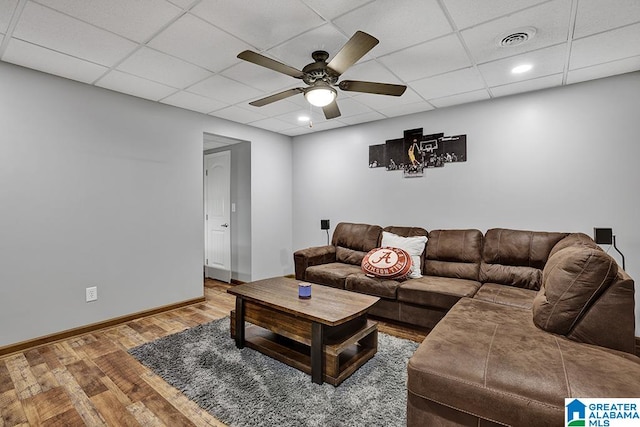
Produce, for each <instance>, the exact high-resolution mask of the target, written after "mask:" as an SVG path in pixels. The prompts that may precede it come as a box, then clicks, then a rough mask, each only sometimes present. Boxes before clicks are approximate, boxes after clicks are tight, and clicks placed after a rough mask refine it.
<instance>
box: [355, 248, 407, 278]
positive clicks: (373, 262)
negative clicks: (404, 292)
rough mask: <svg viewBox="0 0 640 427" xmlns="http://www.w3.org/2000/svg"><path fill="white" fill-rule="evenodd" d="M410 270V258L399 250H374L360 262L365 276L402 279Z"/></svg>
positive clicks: (403, 251)
mask: <svg viewBox="0 0 640 427" xmlns="http://www.w3.org/2000/svg"><path fill="white" fill-rule="evenodd" d="M410 270H411V256H410V255H409V254H408V253H407V252H406V251H405V250H403V249H400V248H390V247H384V248H375V249H372V250H370V251H369V253H367V254H366V255H365V257H364V259H363V260H362V271H364V273H365V274H366V275H367V276H373V277H380V278H384V279H402V278H404V277H405V276H406V275H407V274H408V273H409V271H410Z"/></svg>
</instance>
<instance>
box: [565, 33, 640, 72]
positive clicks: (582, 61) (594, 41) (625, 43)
mask: <svg viewBox="0 0 640 427" xmlns="http://www.w3.org/2000/svg"><path fill="white" fill-rule="evenodd" d="M637 55H640V24H634V25H629V26H627V27H623V28H619V29H617V30H613V31H608V32H606V33H601V34H596V35H594V36H589V37H585V38H583V39H580V40H576V41H574V42H573V44H572V46H571V61H570V62H569V69H570V70H575V69H578V68H583V67H589V66H591V65H596V64H599V63H604V62H609V61H615V60H618V59H623V58H628V57H631V56H637Z"/></svg>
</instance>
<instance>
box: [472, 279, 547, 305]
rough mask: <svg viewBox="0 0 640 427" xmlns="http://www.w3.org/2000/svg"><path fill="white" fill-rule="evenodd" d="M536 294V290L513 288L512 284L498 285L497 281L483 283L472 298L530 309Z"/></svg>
mask: <svg viewBox="0 0 640 427" xmlns="http://www.w3.org/2000/svg"><path fill="white" fill-rule="evenodd" d="M537 294H538V292H537V291H533V290H530V289H523V288H514V287H513V286H505V285H499V284H497V283H485V284H483V285H482V286H481V287H480V289H479V290H478V292H476V294H475V295H474V297H473V298H474V299H479V300H482V301H488V302H492V303H495V304H504V305H510V306H512V307H520V308H526V309H531V307H532V306H533V299H534V298H535V297H536V295H537Z"/></svg>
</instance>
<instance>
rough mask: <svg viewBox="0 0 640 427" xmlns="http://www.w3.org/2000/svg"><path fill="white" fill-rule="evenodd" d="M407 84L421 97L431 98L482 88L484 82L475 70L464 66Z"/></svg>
mask: <svg viewBox="0 0 640 427" xmlns="http://www.w3.org/2000/svg"><path fill="white" fill-rule="evenodd" d="M409 86H410V87H411V88H413V89H414V90H415V91H416V92H418V94H420V96H422V97H423V98H425V99H433V98H441V97H443V96H449V95H455V94H458V93H464V92H471V91H474V90H479V89H483V88H484V83H483V81H482V79H481V78H480V76H479V75H478V72H477V71H476V70H474V69H473V68H465V69H464V70H458V71H452V72H450V73H447V74H440V75H439V76H435V77H428V78H426V79H422V80H417V81H415V82H412V83H409Z"/></svg>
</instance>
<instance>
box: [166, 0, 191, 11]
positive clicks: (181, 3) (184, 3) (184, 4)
mask: <svg viewBox="0 0 640 427" xmlns="http://www.w3.org/2000/svg"><path fill="white" fill-rule="evenodd" d="M169 1H170V2H171V3H173V4H175V5H176V6H178V7H181V8H183V9H187V8H188V7H189V6H191V4H192V3H193V2H194V1H197V0H169Z"/></svg>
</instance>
